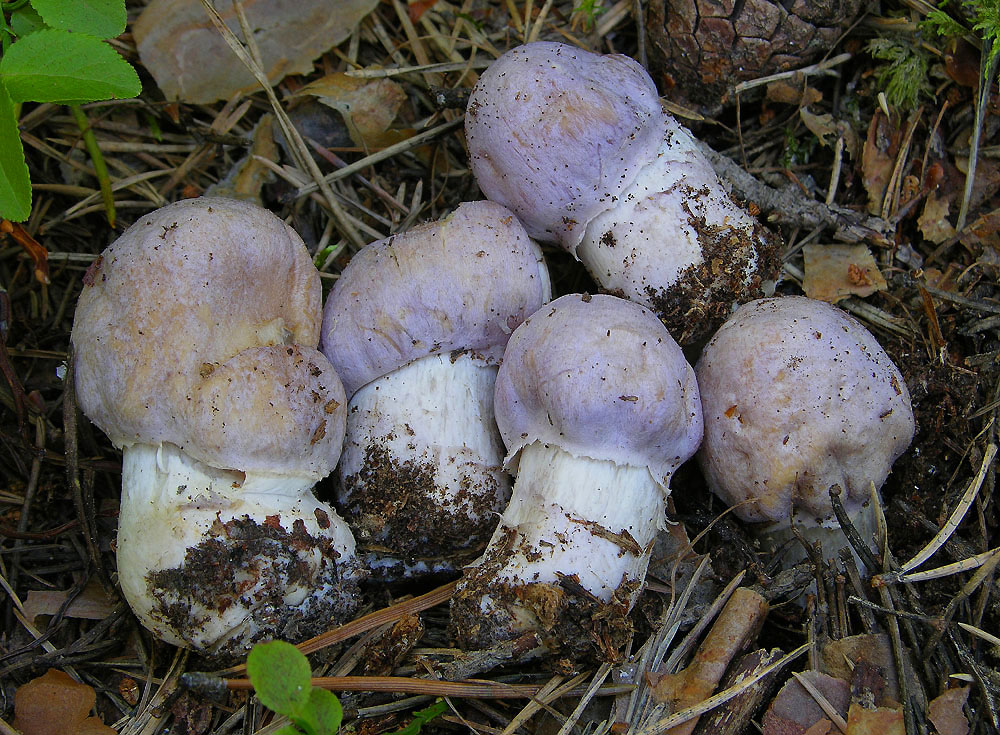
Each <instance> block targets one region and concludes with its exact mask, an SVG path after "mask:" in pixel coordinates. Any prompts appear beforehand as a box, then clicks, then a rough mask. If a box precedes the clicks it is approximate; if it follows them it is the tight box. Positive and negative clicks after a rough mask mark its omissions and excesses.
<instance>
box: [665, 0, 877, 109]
mask: <svg viewBox="0 0 1000 735" xmlns="http://www.w3.org/2000/svg"><path fill="white" fill-rule="evenodd" d="M861 7H862V2H861V0H814V1H810V0H745V1H744V2H740V0H649V6H648V8H649V10H648V23H647V28H648V31H647V32H648V37H649V42H650V50H651V52H652V63H653V66H654V72H656V73H658V74H659V75H660V76H659V78H658V79H657V81H658V82H660V83H661V84H663V85H664V86H665V87H666V88H667V91H668V94H670V95H671V96H674V97H676V98H678V99H683V100H688V101H690V100H697V101H698V102H699V103H700V104H701V106H703V107H705V108H708V109H710V110H717V109H720V108H721V107H722V106H723V105H725V104H727V103H729V102H732V101H733V100H734V97H733V88H734V87H735V86H736V84H737V83H739V82H742V81H746V80H748V79H756V78H758V77H762V76H767V75H769V74H774V73H777V72H781V71H787V70H789V69H796V68H799V67H802V66H806V65H808V64H810V63H812V62H813V61H815V60H816V59H817V58H818V57H819V56H820V55H822V54H823V53H825V52H827V51H829V50H830V48H832V47H833V45H834V43H836V41H837V39H838V38H839V37H840V34H841V33H843V31H844V30H846V29H847V28H848V26H850V24H851V23H853V22H854V20H855V18H857V16H858V13H859V11H860V9H861Z"/></svg>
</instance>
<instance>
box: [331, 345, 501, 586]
mask: <svg viewBox="0 0 1000 735" xmlns="http://www.w3.org/2000/svg"><path fill="white" fill-rule="evenodd" d="M496 374H497V367H496V365H494V364H490V362H489V361H487V360H485V359H483V358H481V357H479V356H476V355H474V354H470V353H467V352H453V353H449V354H443V355H440V354H437V355H429V356H427V357H423V358H420V359H418V360H414V361H413V362H411V363H408V364H407V365H405V366H403V367H401V368H399V369H397V370H394V371H393V372H391V373H389V374H388V375H385V376H383V377H381V378H378V379H377V380H374V381H372V382H371V383H369V384H368V385H366V386H364V387H363V388H361V389H360V390H358V391H357V393H355V394H354V396H353V397H352V398H351V401H350V403H349V404H348V410H347V441H346V444H345V447H344V451H343V454H342V455H341V460H340V468H339V475H340V485H341V487H340V489H339V492H338V498H337V500H338V505H339V507H340V508H341V509H342V511H343V514H344V517H345V518H346V519H347V520H348V522H349V523H350V524H351V526H352V527H353V529H354V532H355V535H356V537H357V539H358V543H359V544H361V545H362V547H363V548H364V549H365V550H366V551H365V552H364V553H363V555H364V556H365V557H366V560H367V562H368V564H369V565H370V566H371V568H372V570H373V573H374V574H375V575H377V576H379V577H382V578H385V579H394V578H399V577H403V576H409V575H412V574H425V573H429V572H447V571H451V572H454V571H457V570H458V569H459V568H460V567H461V565H462V564H463V563H464V562H467V561H469V560H471V559H472V558H474V557H475V556H476V555H478V554H479V552H480V551H481V550H482V547H483V545H484V544H485V542H486V539H487V538H488V537H489V535H490V534H491V533H492V532H493V528H494V527H495V525H496V519H497V516H498V515H499V514H500V512H502V511H503V509H504V507H505V506H506V504H507V501H508V499H509V498H510V479H509V477H508V476H507V474H506V473H505V472H504V471H503V467H502V464H503V454H504V448H503V441H502V440H501V438H500V434H499V431H498V430H497V428H496V422H495V420H494V417H493V386H494V383H495V381H496Z"/></svg>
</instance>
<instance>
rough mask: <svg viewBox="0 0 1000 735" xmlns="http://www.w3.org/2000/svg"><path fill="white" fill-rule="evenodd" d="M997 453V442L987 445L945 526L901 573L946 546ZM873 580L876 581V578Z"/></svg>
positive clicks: (907, 563)
mask: <svg viewBox="0 0 1000 735" xmlns="http://www.w3.org/2000/svg"><path fill="white" fill-rule="evenodd" d="M996 454H997V446H996V444H990V445H988V446H987V447H986V454H985V455H984V456H983V461H982V464H980V466H979V471H978V472H977V473H976V476H975V477H974V478H973V479H972V482H970V483H969V487H968V488H966V490H965V494H964V495H963V496H962V499H961V500H960V501H959V502H958V505H957V506H955V510H954V511H952V514H951V516H949V518H948V520H947V521H946V522H945V524H944V526H943V527H942V528H941V530H940V531H939V532H938V533H937V534H936V535H935V536H934V538H932V539H931V540H930V541H929V542H928V543H927V545H926V546H924V548H922V549H921V550H920V551H919V552H917V554H916V556H914V557H913V558H912V559H910V560H909V561H908V562H906V563H905V564H903V565H902V566H900V568H899V572H898V574H899V575H903V574H906V573H907V572H909V571H911V570H913V569H916V568H917V567H919V566H920V565H921V564H923V563H924V562H925V561H927V560H928V559H929V558H930V557H931V556H932V555H933V554H934V553H935V552H936V551H937V550H938V549H940V548H941V547H942V546H944V543H945V542H946V541H947V540H948V539H949V538H950V537H951V535H952V534H953V533H954V532H955V531H956V530H957V529H958V526H959V525H960V524H961V523H962V519H964V518H965V514H966V513H967V512H968V510H969V508H971V507H972V503H973V501H974V500H975V498H976V495H977V494H978V493H979V489H980V488H981V487H982V486H983V480H985V479H986V471H987V470H988V469H989V467H990V464H991V463H992V462H993V458H994V457H995V456H996ZM872 581H873V582H875V581H876V580H872Z"/></svg>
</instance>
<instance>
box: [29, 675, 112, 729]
mask: <svg viewBox="0 0 1000 735" xmlns="http://www.w3.org/2000/svg"><path fill="white" fill-rule="evenodd" d="M96 702H97V694H96V693H95V692H94V688H93V687H90V686H88V685H86V684H81V683H80V682H78V681H76V680H75V679H73V678H72V677H71V676H70V675H69V674H67V673H65V672H63V671H59V670H58V669H49V670H48V671H47V672H45V674H43V675H42V676H40V677H38V678H37V679H32V680H31V681H29V682H28V683H27V684H24V685H23V686H20V687H18V689H17V691H16V692H15V693H14V727H15V728H17V729H18V730H20V731H21V733H22V735H117V733H116V731H115V730H114V729H113V728H110V727H108V726H107V725H105V724H104V723H103V722H101V721H100V719H98V718H97V717H88V715H89V714H90V710H91V709H93V707H94V704H95V703H96Z"/></svg>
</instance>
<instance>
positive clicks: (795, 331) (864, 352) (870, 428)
mask: <svg viewBox="0 0 1000 735" xmlns="http://www.w3.org/2000/svg"><path fill="white" fill-rule="evenodd" d="M696 372H697V374H698V384H699V387H700V388H701V397H702V406H703V410H704V414H705V441H704V443H703V444H702V447H701V450H700V451H699V453H698V460H699V462H700V464H701V467H702V469H703V471H704V473H705V477H706V479H707V480H708V484H709V487H710V488H711V489H712V490H713V491H714V492H715V493H716V494H717V495H718V496H719V497H721V498H722V499H723V500H724V501H725V502H726V503H728V504H729V505H732V506H736V508H735V509H734V512H735V513H736V514H737V515H738V516H740V517H741V518H743V519H744V520H747V521H772V522H776V523H778V524H782V525H787V524H788V523H789V522H790V519H791V516H792V513H793V511H798V512H799V513H800V514H801V515H800V516H799V518H800V519H801V520H802V521H804V522H810V521H811V520H812V519H815V520H816V521H818V522H822V521H828V520H831V517H832V506H831V503H830V497H829V488H830V486H831V485H834V484H839V485H840V486H841V488H842V489H843V494H842V499H843V501H844V504H845V507H846V508H847V510H848V511H849V512H850V511H852V510H854V509H859V508H860V507H861V506H862V505H863V504H864V503H865V502H866V501H867V500H868V498H869V496H870V486H871V483H874V484H875V487H876V488H878V487H881V486H882V484H883V482H885V479H886V476H887V475H888V474H889V469H890V468H891V466H892V463H893V462H894V461H895V460H896V458H897V457H898V456H899V455H900V454H902V453H903V451H904V450H905V449H906V448H907V447H908V446H909V444H910V440H911V439H912V438H913V431H914V421H913V410H912V408H911V406H910V395H909V393H908V392H907V389H906V383H904V382H903V376H902V375H901V374H900V372H899V369H898V368H897V367H896V366H895V365H894V364H893V362H892V360H891V359H890V358H889V356H888V355H887V354H886V353H885V350H883V349H882V347H881V346H880V345H879V344H878V342H877V341H876V340H875V337H874V336H872V334H871V333H870V332H869V331H868V330H867V329H865V328H864V327H863V326H862V325H861V324H860V323H859V322H858V321H857V320H855V319H853V318H852V317H850V316H849V315H847V314H846V313H844V312H843V311H842V310H840V309H838V308H837V307H835V306H832V305H830V304H827V303H825V302H822V301H816V300H814V299H808V298H805V297H802V296H786V297H783V298H771V299H760V300H758V301H752V302H750V303H748V304H745V305H743V306H741V307H740V308H739V309H738V310H737V311H736V312H735V313H734V314H733V315H732V317H730V319H729V320H728V321H727V322H726V323H725V324H724V325H723V326H722V328H721V329H720V330H719V331H718V332H717V333H716V335H715V337H713V338H712V340H711V342H709V343H708V345H707V346H706V347H705V350H704V352H703V354H702V356H701V359H700V360H699V361H698V365H697V370H696ZM747 501H749V502H747ZM810 516H811V518H810Z"/></svg>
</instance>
